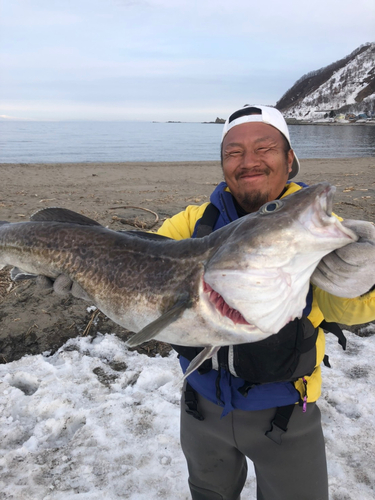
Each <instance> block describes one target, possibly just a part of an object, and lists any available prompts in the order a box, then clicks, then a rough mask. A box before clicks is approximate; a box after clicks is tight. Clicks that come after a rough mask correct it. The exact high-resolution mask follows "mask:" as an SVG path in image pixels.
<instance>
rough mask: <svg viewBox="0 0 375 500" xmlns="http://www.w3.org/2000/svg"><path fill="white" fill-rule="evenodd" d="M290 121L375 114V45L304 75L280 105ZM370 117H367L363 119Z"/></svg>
mask: <svg viewBox="0 0 375 500" xmlns="http://www.w3.org/2000/svg"><path fill="white" fill-rule="evenodd" d="M276 108H277V109H279V110H280V111H282V112H283V114H284V116H285V117H286V118H294V119H298V120H319V119H324V118H326V119H327V118H329V117H331V118H332V117H335V116H336V117H341V118H342V119H344V118H345V116H346V118H347V119H354V116H356V117H358V116H359V115H361V114H367V115H368V116H369V117H370V116H371V117H373V116H374V115H375V43H366V44H364V45H361V46H360V47H358V48H357V49H356V50H355V51H354V52H352V53H351V54H349V55H348V56H346V57H344V58H343V59H340V60H339V61H336V62H335V63H332V64H330V65H329V66H326V67H324V68H321V69H319V70H317V71H312V72H310V73H307V74H306V75H304V76H302V78H300V79H299V80H297V82H296V83H295V84H294V85H293V87H292V88H291V89H289V90H288V91H287V92H286V93H285V94H284V95H283V96H282V98H281V99H280V100H279V101H278V102H277V103H276ZM361 118H366V116H361Z"/></svg>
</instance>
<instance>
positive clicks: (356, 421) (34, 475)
mask: <svg viewBox="0 0 375 500" xmlns="http://www.w3.org/2000/svg"><path fill="white" fill-rule="evenodd" d="M374 333H375V331H374V328H373V326H369V327H368V328H367V331H366V334H367V335H369V336H368V337H364V338H360V337H358V336H356V335H354V334H352V333H350V332H346V335H347V338H348V349H347V351H345V352H344V351H342V350H341V347H339V346H338V344H337V339H336V338H335V337H333V336H327V352H328V354H329V355H330V361H331V365H332V369H328V368H325V367H323V368H322V370H323V379H324V385H323V395H322V397H321V399H320V403H319V406H320V408H321V411H322V419H323V427H324V433H325V437H326V441H327V458H328V468H329V476H330V494H331V498H332V499H333V500H346V499H348V500H349V499H352V498H354V496H355V497H357V498H360V499H361V500H372V499H373V498H374V497H375V493H374V488H375V470H374V454H375V436H374V428H375V415H374V411H373V408H374V407H375V389H374V384H373V380H374V379H375V364H374V362H373V360H374V358H375V338H374V337H371V335H372V334H374ZM0 380H1V381H0V499H1V500H5V499H9V500H10V499H12V500H34V499H35V500H76V499H77V500H78V499H79V500H99V499H100V500H102V499H106V500H112V499H113V500H115V499H118V498H121V499H127V498H129V499H132V500H146V499H147V500H153V499H155V500H156V499H173V500H187V499H189V498H190V495H189V490H188V486H187V469H186V465H185V460H184V457H183V454H182V452H181V449H180V446H179V400H180V392H181V373H180V369H179V364H178V361H177V359H176V355H175V354H171V355H170V356H169V357H167V358H161V357H157V358H149V357H147V356H145V355H141V354H138V353H137V352H130V351H128V350H127V348H126V347H125V345H124V343H123V342H122V341H121V340H119V339H118V338H117V337H116V336H114V335H108V334H107V335H99V336H97V337H96V338H89V337H81V338H77V339H71V340H70V341H68V342H67V344H65V345H64V346H63V347H62V348H61V349H60V350H59V351H58V352H56V353H55V354H54V355H52V356H50V355H49V354H48V353H44V354H43V355H37V356H25V357H23V358H22V359H20V360H19V361H15V362H13V363H9V364H6V365H0ZM311 472H312V473H313V471H311ZM243 498H248V499H250V498H255V479H254V472H253V468H252V467H251V468H250V473H249V476H248V480H247V483H246V486H245V490H244V492H243Z"/></svg>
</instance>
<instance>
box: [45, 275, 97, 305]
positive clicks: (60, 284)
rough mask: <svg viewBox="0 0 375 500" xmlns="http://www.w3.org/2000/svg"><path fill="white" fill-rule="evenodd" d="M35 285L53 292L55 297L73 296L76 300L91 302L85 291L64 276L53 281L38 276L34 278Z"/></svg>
mask: <svg viewBox="0 0 375 500" xmlns="http://www.w3.org/2000/svg"><path fill="white" fill-rule="evenodd" d="M36 284H37V286H38V287H39V288H42V289H43V290H48V289H50V290H53V291H54V292H55V293H56V294H57V295H61V296H63V297H67V296H68V295H73V297H76V298H77V299H83V300H87V301H89V302H90V301H91V299H90V297H89V296H88V295H87V293H86V292H85V290H84V289H83V288H82V287H81V286H80V285H78V283H75V282H74V281H72V280H71V279H70V278H69V277H68V276H66V275H65V274H60V276H58V277H57V278H56V279H55V280H53V279H50V278H47V276H38V277H37V278H36Z"/></svg>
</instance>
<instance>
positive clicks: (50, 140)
mask: <svg viewBox="0 0 375 500" xmlns="http://www.w3.org/2000/svg"><path fill="white" fill-rule="evenodd" d="M289 129H290V135H291V141H292V146H293V148H294V150H295V152H296V154H297V155H298V156H299V158H348V157H363V156H375V126H368V125H355V126H351V125H343V126H327V125H290V127H289ZM221 133H222V125H218V124H204V123H154V122H18V121H0V163H50V162H58V163H60V162H94V161H97V162H110V161H176V162H177V161H207V160H219V159H220V149H219V148H220V146H219V145H220V141H221Z"/></svg>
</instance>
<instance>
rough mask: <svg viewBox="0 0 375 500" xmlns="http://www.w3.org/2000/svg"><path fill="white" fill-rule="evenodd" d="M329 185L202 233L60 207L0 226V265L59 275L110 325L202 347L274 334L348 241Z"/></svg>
mask: <svg viewBox="0 0 375 500" xmlns="http://www.w3.org/2000/svg"><path fill="white" fill-rule="evenodd" d="M333 194H334V187H332V186H330V185H329V184H327V183H321V184H317V185H315V186H311V187H308V188H304V189H302V190H300V191H298V192H296V193H295V194H293V195H290V196H288V197H286V198H283V199H282V200H278V201H277V202H270V203H268V204H266V205H264V206H263V207H262V208H261V209H260V210H259V211H258V212H256V213H254V214H249V215H247V216H245V217H242V218H241V219H238V220H237V221H234V222H233V223H231V224H229V225H227V226H225V227H224V228H222V229H219V230H218V231H215V232H214V233H212V234H211V235H209V236H206V237H205V238H201V239H187V240H181V241H173V240H169V239H165V238H157V237H153V236H147V235H145V234H141V235H140V234H137V232H115V231H112V230H110V229H107V228H104V227H102V226H100V225H99V224H98V223H97V222H95V221H92V220H91V219H88V218H86V217H84V216H81V215H80V214H76V213H75V212H71V211H69V210H66V209H58V208H56V209H44V210H42V211H40V212H37V213H36V214H35V215H34V216H32V218H31V221H30V222H20V223H12V224H11V223H7V222H0V267H2V266H5V265H11V266H14V267H17V268H19V269H20V270H22V271H23V272H25V273H28V274H35V275H44V276H48V277H50V278H56V277H57V276H59V275H60V274H65V275H67V276H68V277H69V278H70V279H72V280H73V281H75V282H76V283H78V284H79V285H80V286H81V287H82V288H83V289H84V290H85V292H86V294H87V296H88V297H89V298H90V300H91V302H92V303H93V304H95V305H96V306H97V307H98V308H99V309H100V310H101V311H103V312H104V313H105V314H106V315H107V316H108V317H110V318H111V319H112V320H113V321H115V322H116V323H118V324H120V325H122V326H123V327H125V328H127V329H129V330H131V331H133V332H136V334H135V336H134V337H133V338H132V339H131V340H130V342H129V344H130V345H136V344H138V343H141V342H144V341H146V340H149V339H151V338H157V339H158V340H162V341H165V342H170V343H172V344H178V345H186V346H201V347H206V348H212V347H219V346H223V345H231V344H232V345H233V344H241V343H247V342H254V341H257V340H261V339H264V338H266V337H268V336H270V335H272V334H275V333H277V332H278V331H279V330H280V329H281V328H282V327H283V326H285V324H286V323H288V322H289V321H291V320H292V319H294V318H295V317H299V316H301V314H302V311H303V309H304V307H305V299H306V295H307V292H308V288H309V280H310V277H311V274H312V273H313V271H314V269H315V268H316V266H317V264H318V263H319V261H320V259H321V258H322V257H323V256H324V255H326V254H327V253H330V252H331V251H333V250H335V249H337V248H340V247H342V246H344V245H346V244H348V243H351V242H353V241H355V240H356V239H357V237H356V235H355V234H354V233H353V232H352V231H350V230H349V229H347V228H345V227H344V226H343V225H342V224H341V223H340V222H339V220H338V219H337V218H336V217H334V216H332V215H331V210H332V203H333Z"/></svg>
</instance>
